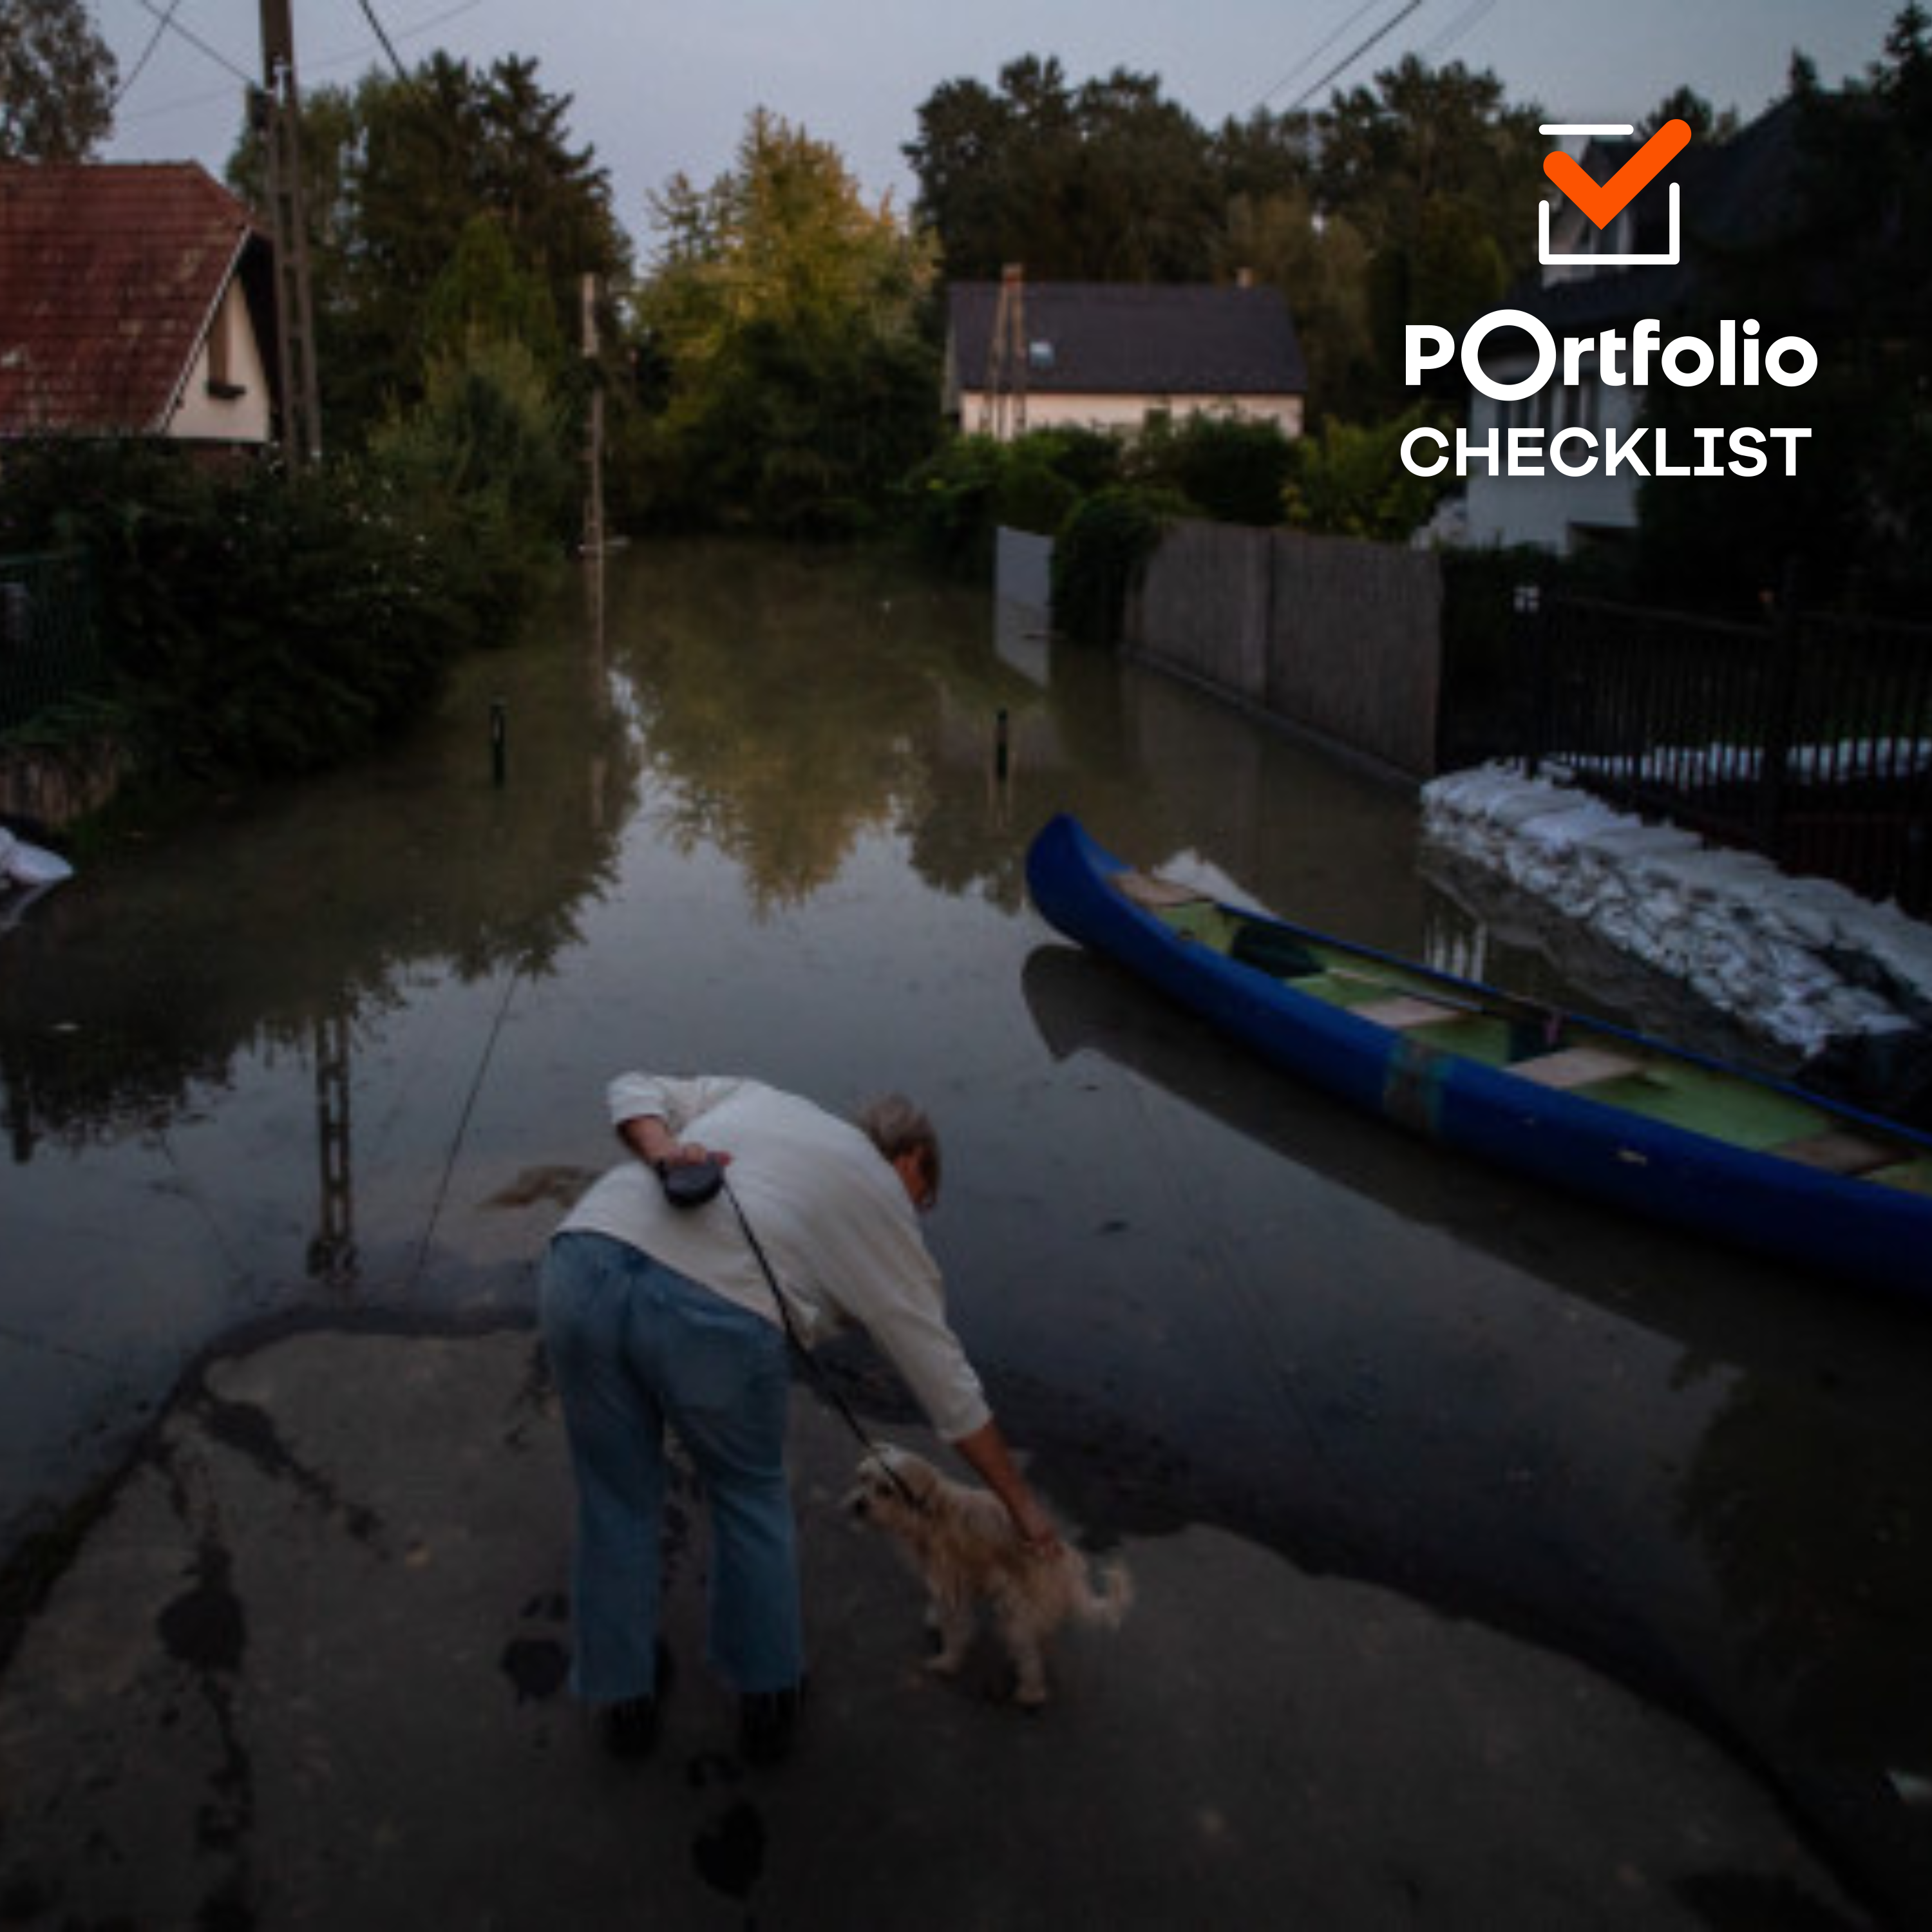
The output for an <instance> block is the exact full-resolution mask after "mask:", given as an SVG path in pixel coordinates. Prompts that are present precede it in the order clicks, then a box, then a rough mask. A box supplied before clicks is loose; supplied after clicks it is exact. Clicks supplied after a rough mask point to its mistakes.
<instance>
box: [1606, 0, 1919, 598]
mask: <svg viewBox="0 0 1932 1932" xmlns="http://www.w3.org/2000/svg"><path fill="white" fill-rule="evenodd" d="M1929 26H1932V23H1928V20H1927V13H1926V12H1925V10H1924V8H1923V7H1921V6H1918V5H1916V4H1914V5H1908V6H1906V7H1903V8H1902V9H1901V10H1900V12H1899V13H1898V14H1897V16H1896V17H1895V18H1894V22H1893V23H1892V26H1891V29H1890V31H1889V32H1888V34H1887V36H1886V39H1885V44H1884V47H1883V49H1882V54H1881V55H1880V57H1879V59H1878V60H1876V62H1874V63H1873V65H1872V66H1871V68H1870V69H1869V70H1868V71H1867V74H1866V75H1865V77H1864V79H1863V80H1862V81H1861V82H1859V83H1855V84H1853V85H1852V86H1849V87H1847V88H1846V89H1843V90H1841V91H1838V92H1832V93H1826V92H1823V91H1822V90H1820V89H1819V88H1818V86H1817V80H1816V74H1815V71H1814V70H1813V69H1812V68H1811V65H1810V63H1808V62H1805V61H1804V60H1803V59H1802V58H1799V59H1798V60H1796V61H1795V62H1794V64H1793V91H1792V93H1791V95H1790V97H1789V98H1788V99H1787V101H1785V102H1784V103H1783V104H1781V106H1780V107H1778V109H1776V110H1774V111H1773V113H1772V114H1771V115H1769V116H1767V117H1766V118H1764V119H1763V120H1762V121H1760V122H1758V123H1757V124H1754V126H1753V127H1751V128H1748V129H1747V130H1745V131H1744V132H1743V133H1742V134H1741V135H1740V136H1738V137H1737V138H1738V139H1739V140H1740V141H1743V142H1750V143H1751V152H1750V153H1748V154H1746V155H1745V157H1743V160H1744V163H1745V165H1746V166H1748V168H1749V169H1750V172H1751V179H1752V181H1753V182H1754V190H1755V196H1754V201H1753V203H1752V206H1751V219H1750V220H1749V221H1748V223H1747V224H1746V225H1745V226H1744V227H1743V228H1742V229H1733V230H1732V231H1730V232H1727V233H1723V234H1721V235H1712V234H1709V233H1703V232H1701V231H1700V229H1699V227H1698V226H1697V223H1695V222H1692V223H1691V224H1690V226H1689V227H1688V230H1687V236H1686V247H1687V250H1688V251H1690V253H1691V257H1692V260H1693V261H1694V265H1695V268H1696V270H1697V281H1696V286H1697V289H1698V290H1699V291H1700V293H1699V299H1698V302H1697V305H1696V306H1695V307H1694V308H1693V310H1692V311H1691V313H1690V314H1689V315H1688V317H1687V318H1686V322H1687V325H1688V326H1687V332H1689V333H1694V334H1703V335H1706V337H1707V338H1709V337H1711V336H1712V333H1713V332H1714V331H1715V327H1716V326H1717V324H1718V322H1719V321H1721V320H1724V319H1726V318H1744V317H1750V318H1752V319H1754V320H1757V321H1758V323H1760V340H1761V341H1764V342H1766V343H1769V342H1771V341H1775V339H1776V338H1778V337H1780V336H1782V335H1797V336H1799V337H1802V338H1804V339H1805V341H1809V342H1810V343H1811V344H1812V345H1813V346H1814V348H1815V349H1816V350H1817V353H1818V359H1819V366H1818V370H1817V374H1815V375H1814V377H1812V378H1811V380H1810V381H1809V382H1808V383H1806V384H1805V385H1804V386H1803V387H1802V388H1800V389H1784V388H1781V387H1779V386H1777V385H1775V384H1772V383H1763V384H1760V386H1757V388H1755V389H1751V388H1746V387H1743V386H1739V387H1737V388H1735V389H1728V390H1727V389H1718V388H1716V387H1715V386H1712V385H1708V384H1707V385H1706V386H1704V387H1703V388H1702V389H1697V390H1688V391H1687V390H1679V389H1676V388H1674V387H1673V386H1666V385H1659V386H1656V387H1655V388H1654V389H1652V392H1651V395H1650V398H1649V409H1648V411H1647V414H1648V416H1649V419H1650V420H1651V421H1652V422H1654V423H1655V424H1656V425H1658V426H1659V427H1661V428H1666V429H1667V430H1669V431H1670V432H1671V437H1670V440H1671V444H1672V446H1673V449H1676V447H1678V446H1679V445H1680V444H1681V445H1682V446H1685V447H1687V448H1694V447H1695V446H1694V443H1692V441H1691V432H1692V431H1693V430H1694V429H1696V428H1719V427H1721V428H1727V429H1729V428H1735V427H1739V426H1745V425H1749V426H1751V427H1754V428H1760V429H1764V428H1776V427H1785V428H1805V429H1808V430H1809V431H1810V432H1811V435H1810V439H1809V440H1808V441H1807V442H1805V443H1803V444H1802V446H1800V455H1799V458H1798V460H1797V463H1796V472H1797V473H1796V475H1793V476H1790V477H1787V476H1785V475H1784V474H1782V472H1783V469H1784V463H1783V460H1782V458H1781V457H1776V456H1775V458H1774V460H1773V463H1772V471H1771V473H1770V474H1769V475H1766V476H1763V477H1760V478H1754V479H1751V480H1750V481H1740V480H1739V479H1738V478H1733V477H1729V476H1725V477H1720V478H1709V479H1706V478H1696V477H1688V478H1669V479H1653V480H1652V481H1649V482H1647V483H1646V484H1643V485H1642V486H1640V490H1639V495H1638V512H1639V517H1640V525H1641V536H1640V555H1641V562H1642V565H1643V571H1644V575H1645V578H1646V583H1647V585H1648V587H1649V589H1650V591H1651V592H1652V594H1654V595H1658V596H1660V597H1668V598H1672V599H1673V600H1683V601H1695V602H1698V603H1701V604H1720V605H1724V606H1727V607H1731V608H1734V609H1739V608H1745V609H1748V608H1754V607H1756V604H1757V600H1758V598H1759V597H1760V594H1761V593H1762V592H1765V591H1766V590H1770V589H1775V588H1777V586H1778V585H1779V583H1780V582H1781V580H1782V577H1783V574H1784V569H1785V568H1786V566H1787V564H1789V563H1790V562H1794V561H1796V562H1798V563H1799V565H1800V568H1801V584H1800V587H1801V591H1802V595H1804V596H1805V598H1806V600H1807V601H1813V602H1816V601H1823V600H1825V599H1826V598H1830V597H1832V596H1834V595H1841V594H1843V595H1851V596H1855V597H1856V598H1860V599H1861V600H1864V601H1869V602H1876V603H1880V604H1887V605H1891V606H1895V607H1897V608H1899V609H1900V610H1903V611H1905V612H1906V613H1909V614H1912V615H1914V616H1919V615H1922V614H1923V612H1924V607H1925V603H1926V601H1927V598H1928V597H1929V596H1932V404H1928V401H1927V399H1928V398H1932V158H1928V157H1927V152H1926V150H1925V146H1924V130H1925V128H1926V127H1927V126H1928V125H1932V40H1929V39H1928V27H1929ZM1794 266H1802V272H1794ZM1774 447H1775V446H1774Z"/></svg>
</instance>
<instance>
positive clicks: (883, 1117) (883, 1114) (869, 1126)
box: [855, 1094, 939, 1189]
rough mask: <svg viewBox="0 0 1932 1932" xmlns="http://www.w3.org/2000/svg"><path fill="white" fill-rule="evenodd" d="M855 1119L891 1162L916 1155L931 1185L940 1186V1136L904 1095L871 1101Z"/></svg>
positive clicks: (922, 1111)
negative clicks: (903, 1155)
mask: <svg viewBox="0 0 1932 1932" xmlns="http://www.w3.org/2000/svg"><path fill="white" fill-rule="evenodd" d="M855 1119H856V1124H857V1125H858V1127H859V1130H860V1131H861V1132H862V1133H863V1134H864V1135H865V1138H866V1139H868V1141H870V1142H871V1143H872V1145H873V1146H874V1147H875V1148H877V1149H878V1151H880V1153H881V1154H883V1155H884V1156H885V1157H886V1160H898V1157H900V1155H901V1154H917V1155H918V1156H919V1163H920V1165H921V1166H922V1167H923V1168H924V1169H925V1170H926V1180H927V1181H928V1182H929V1184H930V1185H931V1186H932V1187H934V1188H935V1189H937V1188H938V1186H939V1133H938V1129H937V1128H935V1127H934V1126H933V1124H932V1121H931V1120H930V1119H929V1118H928V1117H927V1115H926V1112H925V1110H924V1109H922V1108H919V1107H915V1106H913V1103H911V1102H910V1100H907V1098H906V1097H905V1096H904V1094H881V1095H880V1097H878V1098H877V1100H868V1101H867V1102H866V1103H865V1106H862V1107H861V1108H860V1109H859V1112H858V1113H857V1115H856V1116H855Z"/></svg>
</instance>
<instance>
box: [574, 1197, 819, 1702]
mask: <svg viewBox="0 0 1932 1932" xmlns="http://www.w3.org/2000/svg"><path fill="white" fill-rule="evenodd" d="M539 1305H540V1309H541V1319H542V1325H543V1337H544V1346H545V1348H546V1349H547V1352H548V1353H549V1356H550V1372H551V1373H552V1374H553V1376H555V1378H556V1385H557V1390H558V1392H559V1394H560V1395H561V1396H562V1400H563V1419H564V1427H565V1432H566V1433H567V1435H568V1439H569V1442H570V1456H571V1466H572V1469H574V1472H575V1475H576V1478H577V1547H576V1553H575V1558H574V1562H573V1565H572V1585H571V1589H572V1619H573V1622H574V1626H575V1639H576V1641H575V1645H574V1657H573V1658H572V1661H571V1688H572V1689H573V1690H574V1691H575V1692H576V1693H577V1696H578V1697H581V1698H583V1699H584V1700H586V1701H587V1702H589V1703H599V1704H601V1703H617V1702H619V1701H620V1700H622V1699H625V1698H627V1697H642V1696H645V1695H647V1694H649V1693H651V1692H652V1691H655V1688H656V1687H657V1634H658V1597H659V1592H660V1590H661V1581H662V1548H661V1545H662V1522H663V1516H664V1428H665V1425H666V1424H669V1425H670V1427H671V1428H672V1429H673V1430H675V1431H676V1433H677V1436H678V1439H679V1441H680V1442H682V1444H683V1445H684V1447H685V1449H686V1451H688V1453H689V1454H690V1457H691V1461H692V1462H693V1463H694V1464H695V1465H696V1466H697V1473H698V1475H699V1478H700V1480H701V1481H702V1482H703V1486H704V1489H705V1491H706V1495H707V1496H708V1497H709V1502H710V1507H711V1526H712V1553H711V1581H710V1634H709V1655H710V1661H711V1662H712V1665H713V1666H714V1667H715V1668H716V1669H717V1670H719V1671H720V1672H721V1673H723V1675H724V1676H725V1678H726V1679H727V1680H728V1681H729V1682H730V1683H731V1684H732V1685H733V1686H734V1687H735V1688H736V1689H737V1690H738V1691H741V1692H757V1691H783V1690H787V1689H789V1688H790V1687H791V1686H792V1685H795V1684H796V1683H797V1682H799V1680H800V1679H801V1678H802V1676H804V1674H805V1639H804V1630H803V1622H802V1616H801V1613H800V1610H799V1585H798V1545H797V1534H796V1528H795V1526H794V1523H793V1517H792V1507H791V1493H790V1487H789V1486H788V1484H787V1481H786V1479H785V1469H784V1442H785V1419H786V1414H787V1408H788V1406H789V1402H790V1390H791V1376H790V1364H789V1363H788V1362H787V1360H786V1357H785V1338H784V1334H783V1333H782V1332H781V1331H780V1330H779V1328H778V1327H777V1326H776V1325H775V1324H774V1323H772V1322H765V1321H761V1320H760V1319H759V1318H758V1317H757V1316H755V1315H754V1314H752V1313H750V1312H749V1311H748V1310H745V1309H742V1308H740V1307H738V1306H736V1304H734V1303H732V1302H729V1301H725V1300H724V1298H722V1297H721V1296H719V1295H714V1294H712V1292H711V1291H710V1290H709V1289H707V1288H704V1287H701V1286H700V1285H699V1284H698V1283H696V1282H694V1281H692V1280H689V1279H688V1277H685V1276H684V1275H681V1274H678V1273H677V1272H676V1271H675V1270H674V1269H672V1268H666V1267H665V1266H664V1265H663V1264H662V1263H661V1262H656V1261H653V1260H652V1259H651V1257H650V1256H649V1255H646V1254H644V1253H640V1251H639V1250H637V1249H635V1248H633V1247H628V1246H627V1245H626V1244H625V1243H623V1242H622V1241H613V1240H611V1239H610V1238H609V1237H607V1236H606V1235H593V1234H583V1233H566V1234H561V1235H557V1236H556V1237H555V1238H553V1240H552V1241H551V1242H550V1247H549V1249H548V1250H547V1252H546V1253H545V1255H544V1265H543V1282H542V1290H541V1301H540V1304H539Z"/></svg>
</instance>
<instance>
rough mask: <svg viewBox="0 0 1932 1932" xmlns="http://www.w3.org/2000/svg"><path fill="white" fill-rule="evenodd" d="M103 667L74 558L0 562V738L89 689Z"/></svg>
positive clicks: (79, 562)
mask: <svg viewBox="0 0 1932 1932" xmlns="http://www.w3.org/2000/svg"><path fill="white" fill-rule="evenodd" d="M103 671H104V661H103V658H102V655H101V646H100V642H99V638H98V634H97V631H96V628H95V622H94V610H93V603H92V597H91V596H90V595H89V585H88V576H87V572H86V569H85V568H84V567H83V559H82V557H81V556H80V553H79V552H78V551H60V552H56V553H46V554H43V555H40V556H0V736H4V735H5V734H6V733H8V732H12V731H17V730H19V729H20V727H21V726H22V725H23V724H27V723H28V722H29V721H31V720H32V719H33V718H37V717H38V716H39V715H40V714H41V713H42V712H45V711H48V710H51V709H52V708H53V707H54V706H56V705H58V704H61V703H65V702H67V701H68V700H71V699H73V698H75V697H80V696H81V695H82V694H84V693H86V692H87V691H92V690H93V689H95V688H96V687H98V685H99V684H100V682H101V677H102V674H103Z"/></svg>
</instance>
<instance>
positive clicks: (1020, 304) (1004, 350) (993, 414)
mask: <svg viewBox="0 0 1932 1932" xmlns="http://www.w3.org/2000/svg"><path fill="white" fill-rule="evenodd" d="M1026 426H1027V339H1026V271H1025V269H1023V268H1022V267H1021V266H1020V265H1019V263H1016V262H1010V263H1008V264H1007V268H1006V271H1005V272H1004V274H1003V275H1001V278H1000V299H999V304H998V307H997V308H995V310H994V311H993V334H992V341H990V342H989V344H987V347H986V390H985V392H984V394H983V396H982V398H981V399H980V434H982V435H986V434H988V433H989V432H990V433H991V434H992V435H993V436H994V437H996V438H998V440H1001V442H1004V441H1005V440H1006V439H1007V437H1009V436H1016V437H1019V436H1024V435H1025V434H1026Z"/></svg>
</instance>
